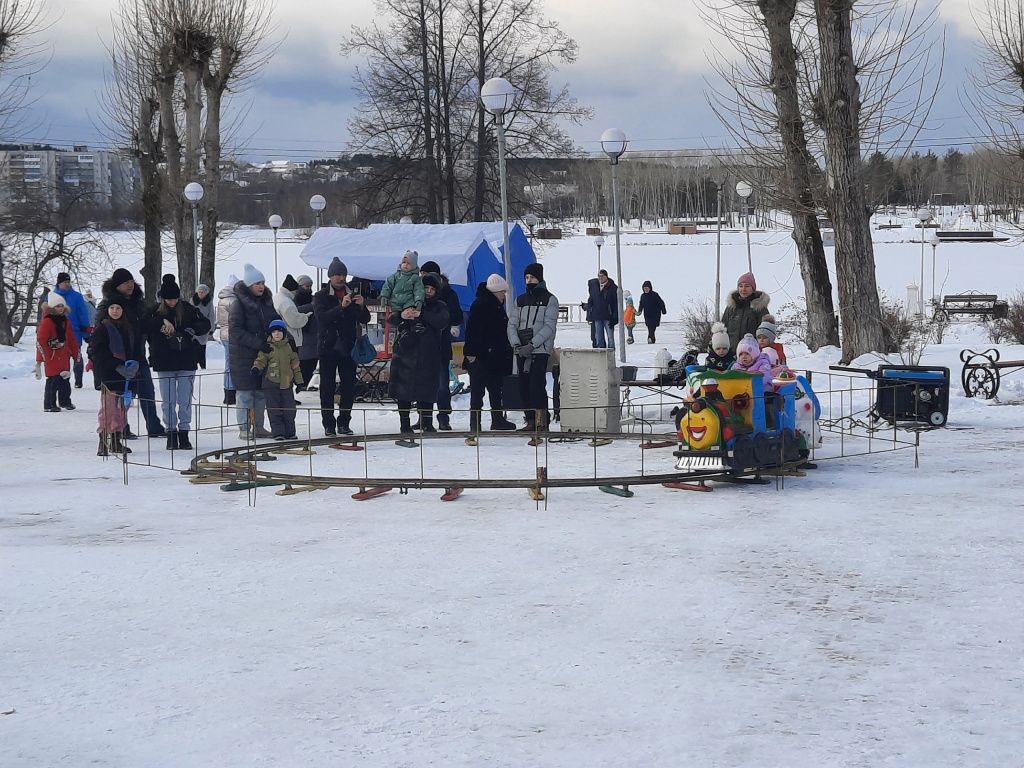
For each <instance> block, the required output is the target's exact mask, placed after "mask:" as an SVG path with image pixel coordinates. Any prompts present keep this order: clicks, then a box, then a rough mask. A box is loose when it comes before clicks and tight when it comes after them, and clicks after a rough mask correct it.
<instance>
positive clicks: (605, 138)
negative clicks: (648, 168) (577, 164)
mask: <svg viewBox="0 0 1024 768" xmlns="http://www.w3.org/2000/svg"><path fill="white" fill-rule="evenodd" d="M628 143H629V142H628V141H626V134H625V133H624V132H623V131H622V129H621V128H609V129H608V130H606V131H605V132H604V133H602V134H601V149H603V150H604V153H605V154H606V155H608V159H609V160H611V161H612V215H613V216H614V217H615V275H616V279H617V280H618V282H619V290H618V294H619V295H618V299H619V361H620V362H623V363H624V362H626V325H625V323H623V322H622V314H623V301H622V243H621V239H620V235H619V158H620V157H622V154H623V152H625V151H626V145H627V144H628ZM597 253H598V259H599V260H600V256H601V251H600V250H598V252H597Z"/></svg>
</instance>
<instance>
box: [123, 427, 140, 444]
mask: <svg viewBox="0 0 1024 768" xmlns="http://www.w3.org/2000/svg"><path fill="white" fill-rule="evenodd" d="M122 434H123V435H124V439H125V440H138V439H139V436H138V435H136V434H135V433H134V432H132V428H131V427H129V426H127V425H125V428H124V432H123V433H122Z"/></svg>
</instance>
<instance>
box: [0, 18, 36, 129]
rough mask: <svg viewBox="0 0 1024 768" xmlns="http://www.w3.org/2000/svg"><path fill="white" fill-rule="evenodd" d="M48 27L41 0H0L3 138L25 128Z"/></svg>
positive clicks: (0, 104)
mask: <svg viewBox="0 0 1024 768" xmlns="http://www.w3.org/2000/svg"><path fill="white" fill-rule="evenodd" d="M45 24H46V22H45V20H44V17H43V12H42V4H41V0H0V137H2V136H3V135H4V134H9V133H11V132H13V131H14V130H15V129H16V128H18V127H20V126H21V121H22V116H23V114H24V112H23V109H24V107H25V105H26V101H27V100H28V99H29V98H30V91H29V88H30V86H31V80H32V75H33V74H35V72H37V71H38V69H39V68H40V67H41V66H42V63H41V61H40V54H41V52H42V43H40V42H38V41H37V40H38V37H37V36H38V33H39V32H40V31H42V29H43V28H44V26H45Z"/></svg>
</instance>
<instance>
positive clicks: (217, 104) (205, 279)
mask: <svg viewBox="0 0 1024 768" xmlns="http://www.w3.org/2000/svg"><path fill="white" fill-rule="evenodd" d="M205 87H206V127H205V133H204V134H203V149H204V152H205V153H206V158H205V159H206V175H205V177H204V180H205V182H206V185H205V191H204V193H203V211H202V213H203V215H202V220H201V224H200V226H202V228H203V240H202V248H203V251H202V255H201V256H200V269H199V279H198V280H197V281H196V285H199V283H205V284H206V285H208V286H209V287H210V290H211V291H212V290H213V287H214V281H215V280H216V277H215V276H214V268H215V267H216V265H217V220H218V217H219V213H220V183H221V169H220V159H221V141H220V125H221V122H220V120H221V114H220V113H221V106H222V104H223V94H224V87H225V81H224V80H223V79H221V78H219V77H217V76H216V75H215V76H214V77H211V78H208V79H207V80H206V82H205ZM194 288H195V286H193V289H194ZM279 288H280V286H278V285H275V286H273V290H274V291H277V290H278V289H279Z"/></svg>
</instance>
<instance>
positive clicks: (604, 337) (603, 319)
mask: <svg viewBox="0 0 1024 768" xmlns="http://www.w3.org/2000/svg"><path fill="white" fill-rule="evenodd" d="M587 291H588V293H589V297H588V298H587V303H586V310H587V319H588V320H589V321H590V341H591V343H592V345H593V347H594V348H595V349H606V348H607V349H615V326H616V325H618V322H619V319H618V318H619V291H618V287H617V286H616V285H615V281H614V280H612V279H611V278H610V277H608V270H607V269H602V270H601V271H600V272H598V273H597V277H595V278H593V279H592V280H590V281H589V282H588V283H587Z"/></svg>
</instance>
